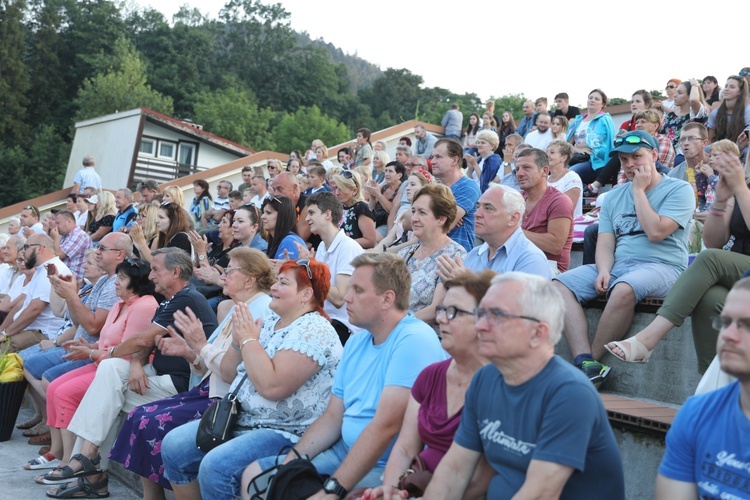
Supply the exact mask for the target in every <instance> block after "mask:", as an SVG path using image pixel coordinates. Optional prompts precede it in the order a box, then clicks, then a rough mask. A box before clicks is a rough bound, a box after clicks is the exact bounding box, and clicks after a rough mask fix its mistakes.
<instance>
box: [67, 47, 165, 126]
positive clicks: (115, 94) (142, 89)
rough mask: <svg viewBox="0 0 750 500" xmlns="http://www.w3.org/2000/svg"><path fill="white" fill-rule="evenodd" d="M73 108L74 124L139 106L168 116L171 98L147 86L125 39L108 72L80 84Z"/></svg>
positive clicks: (140, 63) (140, 67)
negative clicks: (74, 113)
mask: <svg viewBox="0 0 750 500" xmlns="http://www.w3.org/2000/svg"><path fill="white" fill-rule="evenodd" d="M76 105H77V107H78V112H77V113H76V117H75V118H76V121H79V120H85V119H87V118H93V117H95V116H101V115H106V114H109V113H115V112H117V111H126V110H128V109H133V108H137V107H140V106H145V107H148V108H151V109H153V110H155V111H159V112H161V113H164V114H167V115H171V114H172V113H173V106H172V98H171V97H168V96H163V95H161V94H160V93H159V92H157V91H155V90H153V89H152V88H151V87H150V86H149V85H148V83H147V82H146V70H145V65H144V63H143V61H141V59H140V57H139V55H138V52H137V51H136V50H135V47H133V45H132V44H131V43H130V42H129V41H128V40H126V39H125V38H120V39H118V40H117V42H116V44H115V53H114V56H113V57H112V58H111V66H110V68H109V70H108V71H107V72H106V73H99V74H98V75H96V76H95V77H94V78H90V79H86V80H85V81H84V82H83V86H82V87H81V89H80V91H79V92H78V97H77V98H76Z"/></svg>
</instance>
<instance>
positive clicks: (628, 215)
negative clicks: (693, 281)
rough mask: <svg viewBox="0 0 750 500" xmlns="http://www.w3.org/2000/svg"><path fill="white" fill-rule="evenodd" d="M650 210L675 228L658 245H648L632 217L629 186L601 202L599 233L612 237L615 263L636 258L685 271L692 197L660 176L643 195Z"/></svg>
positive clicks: (686, 188)
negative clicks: (652, 186)
mask: <svg viewBox="0 0 750 500" xmlns="http://www.w3.org/2000/svg"><path fill="white" fill-rule="evenodd" d="M646 198H647V199H648V203H649V205H651V208H652V209H653V210H654V211H655V212H656V213H658V214H659V215H660V216H664V217H669V218H670V219H672V220H673V221H675V222H676V223H677V224H678V226H679V227H678V228H677V230H676V231H674V232H673V233H672V234H670V235H669V236H667V237H666V238H664V239H663V240H662V241H659V242H651V241H649V239H648V236H646V233H645V232H644V231H643V228H642V227H641V224H640V223H639V222H638V217H637V216H636V213H635V202H634V201H633V189H632V183H630V182H628V183H627V184H623V185H621V186H618V187H616V188H615V189H613V190H612V191H610V192H609V193H608V194H607V196H606V197H605V198H604V201H603V202H602V211H601V213H600V214H599V232H600V233H614V235H615V239H616V240H617V243H616V245H617V246H616V247H615V260H619V259H627V258H637V259H643V260H647V261H651V262H661V263H663V264H668V265H672V266H675V267H676V268H678V269H679V270H681V271H684V270H685V268H687V258H688V237H689V236H690V235H689V234H688V232H687V231H686V230H685V228H686V227H687V225H688V223H689V222H690V219H691V218H692V217H693V212H694V211H695V193H694V192H693V188H692V186H690V184H688V183H687V182H685V181H681V180H679V179H673V178H671V177H667V176H663V177H662V179H661V182H659V184H657V185H656V186H655V187H654V188H653V189H651V190H650V191H646Z"/></svg>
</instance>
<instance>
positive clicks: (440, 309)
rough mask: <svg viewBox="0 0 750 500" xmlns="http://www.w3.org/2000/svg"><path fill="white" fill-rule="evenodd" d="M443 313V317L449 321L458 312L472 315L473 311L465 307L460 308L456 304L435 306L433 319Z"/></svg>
mask: <svg viewBox="0 0 750 500" xmlns="http://www.w3.org/2000/svg"><path fill="white" fill-rule="evenodd" d="M443 313H445V319H447V320H448V321H451V320H452V319H453V318H455V317H456V316H457V315H458V313H461V314H468V315H470V316H474V311H467V310H466V309H460V308H458V307H456V306H448V307H444V306H437V307H436V308H435V319H437V318H439V317H440V315H441V314H443Z"/></svg>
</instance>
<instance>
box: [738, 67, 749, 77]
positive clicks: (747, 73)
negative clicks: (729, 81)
mask: <svg viewBox="0 0 750 500" xmlns="http://www.w3.org/2000/svg"><path fill="white" fill-rule="evenodd" d="M740 76H750V69H748V68H745V69H743V70H742V71H740Z"/></svg>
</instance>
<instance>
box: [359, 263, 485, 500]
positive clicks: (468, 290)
mask: <svg viewBox="0 0 750 500" xmlns="http://www.w3.org/2000/svg"><path fill="white" fill-rule="evenodd" d="M494 276H495V273H494V272H493V271H482V272H481V273H478V274H463V275H461V276H458V277H457V278H455V279H452V280H449V281H446V282H445V284H444V286H445V289H446V292H445V297H444V298H443V303H442V305H441V306H438V308H437V311H436V313H435V317H436V318H437V322H438V324H439V325H440V333H441V337H442V339H441V344H442V346H443V349H445V350H446V351H448V353H449V354H450V355H451V358H450V359H447V360H445V361H440V362H438V363H435V364H432V365H430V366H428V367H427V368H425V369H424V370H423V371H422V373H420V374H419V376H418V377H417V380H416V381H415V382H414V386H413V387H412V389H411V397H410V398H409V404H408V406H407V408H406V414H405V416H404V422H403V425H402V426H401V432H400V433H399V435H398V439H397V440H396V444H394V446H393V450H392V451H391V456H390V457H389V458H388V463H387V464H386V466H385V473H384V474H383V486H378V487H377V488H372V489H368V490H366V491H365V493H364V494H363V495H362V497H361V498H363V499H365V500H371V499H372V500H374V499H376V498H386V499H390V498H393V497H394V496H397V497H400V498H405V497H404V496H402V494H403V493H406V492H404V491H399V490H398V489H397V488H395V487H394V486H393V485H396V484H398V482H399V477H400V476H401V475H402V474H403V473H404V471H405V470H407V469H409V467H410V465H411V462H412V459H413V458H414V457H416V456H417V455H419V457H420V458H421V459H422V460H423V461H424V464H425V466H426V469H427V470H429V471H430V472H434V471H435V469H436V468H437V466H438V463H440V460H442V458H443V456H444V455H445V453H446V452H447V451H448V448H449V447H450V445H451V443H452V442H453V435H454V434H455V433H456V430H458V424H460V423H461V411H462V410H463V407H464V397H465V396H466V389H467V388H468V387H469V382H471V379H472V377H473V376H474V373H476V371H477V370H479V369H480V368H481V367H482V366H483V365H485V364H487V360H486V359H484V358H482V357H481V356H479V339H478V338H477V331H476V328H475V327H474V324H475V320H474V309H476V308H477V306H478V305H479V302H480V300H482V297H483V296H484V294H485V292H487V289H488V288H489V287H490V281H491V280H492V278H493V277H494ZM492 475H493V471H492V469H491V468H490V466H489V465H488V464H487V462H484V461H482V463H481V464H480V466H479V467H477V471H476V473H475V474H474V478H472V481H471V484H470V486H469V489H468V490H467V493H466V496H465V497H464V498H484V494H485V491H486V490H487V485H488V484H489V481H490V479H491V478H492Z"/></svg>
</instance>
